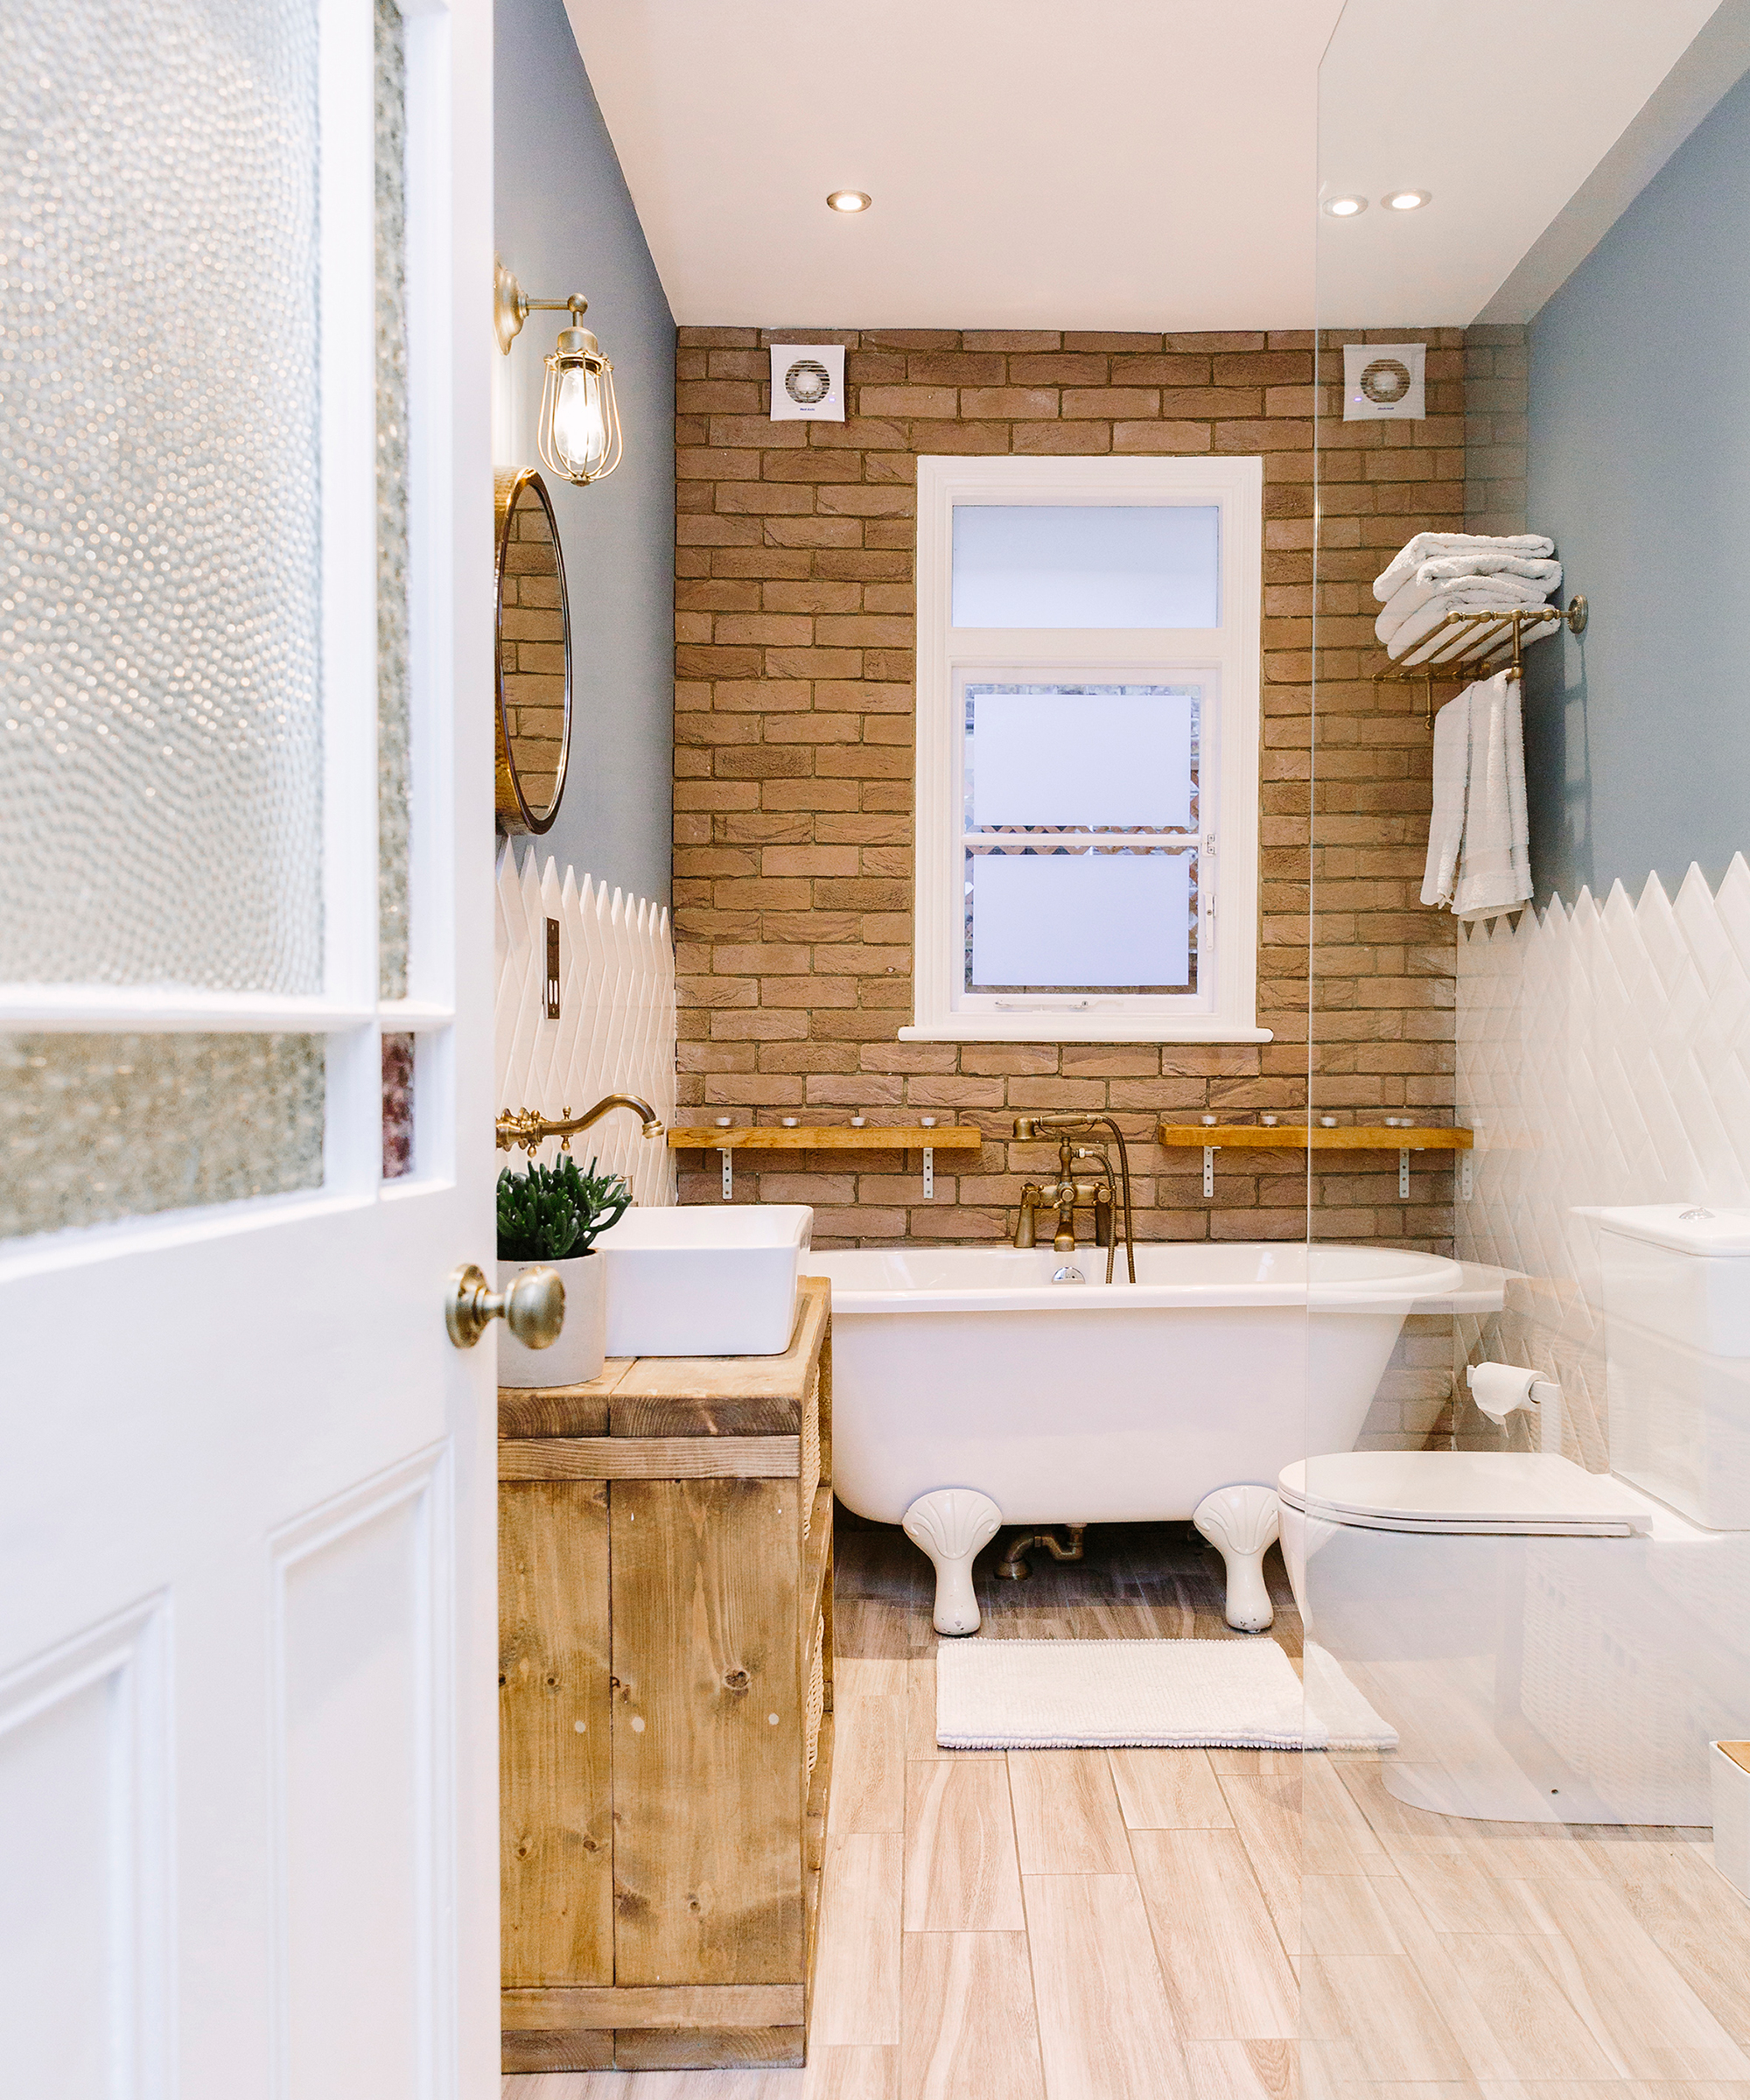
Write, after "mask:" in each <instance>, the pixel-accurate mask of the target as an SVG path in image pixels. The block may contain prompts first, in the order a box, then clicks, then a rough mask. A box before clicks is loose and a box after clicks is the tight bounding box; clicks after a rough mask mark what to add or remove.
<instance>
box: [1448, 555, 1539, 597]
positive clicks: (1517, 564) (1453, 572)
mask: <svg viewBox="0 0 1750 2100" xmlns="http://www.w3.org/2000/svg"><path fill="white" fill-rule="evenodd" d="M1416 576H1417V580H1418V582H1419V583H1424V584H1451V583H1456V582H1457V580H1458V579H1459V577H1461V576H1516V577H1523V579H1524V581H1525V582H1526V583H1528V584H1543V586H1544V590H1545V591H1558V590H1559V589H1560V588H1561V584H1562V564H1561V563H1559V562H1556V561H1540V560H1538V559H1537V556H1534V555H1529V554H1441V555H1437V556H1435V557H1434V559H1433V560H1432V562H1424V563H1423V564H1422V566H1421V567H1420V568H1419V569H1418V570H1417V571H1416Z"/></svg>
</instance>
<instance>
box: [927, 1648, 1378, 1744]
mask: <svg viewBox="0 0 1750 2100" xmlns="http://www.w3.org/2000/svg"><path fill="white" fill-rule="evenodd" d="M1305 1667H1306V1691H1305V1695H1304V1697H1303V1695H1302V1690H1301V1683H1300V1679H1299V1677H1297V1676H1296V1675H1295V1673H1294V1665H1293V1664H1292V1663H1291V1662H1290V1661H1289V1659H1288V1657H1287V1656H1285V1654H1284V1653H1283V1651H1282V1649H1279V1648H1278V1646H1277V1644H1276V1642H1274V1641H1268V1640H1255V1641H988V1640H987V1641H977V1640H974V1641H944V1642H942V1643H941V1644H940V1646H939V1647H938V1648H937V1649H936V1651H935V1740H936V1741H937V1742H938V1744H940V1745H941V1747H942V1748H943V1749H944V1750H1074V1749H1082V1748H1087V1749H1108V1748H1116V1747H1132V1746H1136V1747H1154V1748H1163V1749H1200V1748H1206V1747H1209V1746H1211V1745H1221V1746H1222V1747H1229V1748H1233V1749H1239V1750H1395V1749H1396V1748H1397V1730H1396V1729H1394V1728H1391V1727H1389V1726H1387V1725H1386V1723H1385V1722H1384V1721H1383V1720H1382V1719H1380V1717H1379V1716H1378V1714H1376V1712H1374V1710H1373V1708H1372V1707H1371V1706H1369V1705H1368V1703H1367V1701H1366V1700H1365V1699H1364V1698H1362V1695H1361V1694H1360V1692H1358V1691H1356V1690H1355V1686H1354V1685H1353V1684H1350V1682H1349V1681H1348V1678H1347V1677H1345V1676H1344V1675H1343V1673H1342V1671H1341V1670H1340V1669H1339V1668H1338V1666H1337V1664H1336V1663H1335V1662H1334V1660H1333V1659H1332V1657H1331V1656H1329V1655H1327V1653H1326V1651H1325V1650H1324V1649H1322V1648H1315V1647H1313V1646H1310V1645H1309V1646H1308V1648H1307V1650H1306V1665H1305Z"/></svg>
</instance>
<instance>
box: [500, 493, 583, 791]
mask: <svg viewBox="0 0 1750 2100" xmlns="http://www.w3.org/2000/svg"><path fill="white" fill-rule="evenodd" d="M493 511H494V514H495V516H496V519H497V524H498V561H497V570H498V722H497V730H498V765H497V780H496V784H495V793H494V800H495V803H496V808H497V812H498V828H499V830H500V831H507V832H530V831H532V832H536V833H539V832H542V831H545V830H548V829H549V827H550V825H551V824H552V822H553V819H554V818H555V817H556V816H557V815H558V812H559V798H560V796H561V795H563V794H564V792H565V761H566V760H567V759H568V758H569V756H570V749H571V616H570V609H569V607H568V606H567V605H566V602H565V562H564V556H563V554H562V553H561V551H560V548H559V528H558V523H557V521H556V519H555V517H554V515H553V506H552V503H551V502H550V500H549V498H548V494H547V488H546V484H545V483H544V482H543V481H542V479H541V477H540V475H539V474H537V473H536V472H535V471H534V469H533V468H532V467H506V468H503V469H501V470H500V472H497V473H495V474H494V475H493Z"/></svg>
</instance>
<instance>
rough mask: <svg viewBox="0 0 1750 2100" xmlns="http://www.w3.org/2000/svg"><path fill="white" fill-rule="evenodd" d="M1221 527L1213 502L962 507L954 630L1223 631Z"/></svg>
mask: <svg viewBox="0 0 1750 2100" xmlns="http://www.w3.org/2000/svg"><path fill="white" fill-rule="evenodd" d="M1220 521H1221V513H1220V511H1219V510H1218V509H1217V508H1216V507H1215V506H1214V505H1213V504H1212V505H1209V506H1208V507H1204V506H1202V505H1192V504H1173V505H1163V506H1159V507H1156V506H1152V505H1151V506H1144V505H1136V506H1133V507H1113V508H1110V509H1109V508H1103V507H1098V506H1096V505H1093V504H1034V503H970V504H967V503H962V504H956V506H955V511H954V624H955V626H956V627H1219V626H1220V624H1221V603H1222V591H1221V562H1220V542H1219V526H1220Z"/></svg>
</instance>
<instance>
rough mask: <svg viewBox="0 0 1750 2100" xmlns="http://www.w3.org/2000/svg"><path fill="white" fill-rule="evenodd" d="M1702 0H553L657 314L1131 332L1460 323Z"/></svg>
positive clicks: (1636, 105)
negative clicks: (849, 204)
mask: <svg viewBox="0 0 1750 2100" xmlns="http://www.w3.org/2000/svg"><path fill="white" fill-rule="evenodd" d="M1717 4H1718V0H1531V4H1526V0H1460V4H1455V0H1348V7H1347V9H1345V8H1344V6H1343V4H1342V0H863V4H861V5H850V6H848V5H844V4H842V0H839V4H834V0H819V4H816V5H814V6H810V5H808V4H806V0H566V6H567V10H568V11H569V13H570V18H571V23H572V26H573V28H574V30H575V31H576V34H577V44H578V48H579V49H580V50H581V52H583V56H584V64H585V65H586V66H587V67H588V70H589V74H590V78H591V82H592V83H593V85H594V88H595V91H596V94H597V96H598V100H599V102H600V103H601V107H602V111H603V114H604V116H606V120H607V124H608V129H609V130H610V132H611V133H612V134H613V141H614V144H615V146H616V148H617V149H618V151H619V153H620V163H621V165H622V166H623V168H624V169H625V172H626V177H627V182H628V183H629V185H630V186H631V190H632V195H633V199H634V203H635V204H636V206H637V208H638V214H639V217H640V219H641V221H642V222H643V226H644V229H645V233H646V235H647V237H648V241H649V243H650V248H651V252H652V254H653V255H654V256H655V262H656V267H657V269H658V270H659V271H660V272H661V274H662V283H663V286H664V288H665V290H667V292H668V295H669V304H670V305H671V306H672V308H673V310H674V313H675V317H676V320H678V321H682V322H696V323H711V322H719V323H723V324H726V325H770V326H791V325H814V326H817V327H819V326H828V325H837V326H842V327H872V326H887V327H952V328H974V327H985V328H990V327H1035V328H1076V329H1130V328H1140V329H1149V330H1160V329H1210V328H1215V329H1219V328H1229V329H1235V328H1259V327H1265V326H1273V327H1278V328H1282V327H1297V326H1299V327H1304V326H1306V325H1311V323H1312V322H1313V319H1314V318H1315V315H1316V317H1317V318H1321V319H1323V320H1324V321H1325V322H1326V323H1327V324H1329V325H1335V324H1343V325H1370V324H1371V325H1383V324H1389V323H1397V322H1412V321H1413V322H1421V323H1425V324H1429V325H1434V324H1441V323H1446V324H1459V323H1463V322H1467V321H1469V320H1470V319H1472V318H1474V316H1475V314H1476V313H1477V311H1479V310H1480V309H1481V307H1482V306H1483V305H1484V304H1486V303H1487V301H1488V297H1489V296H1490V294H1491V293H1492V292H1494V290H1495V288H1496V287H1497V286H1498V285H1499V284H1500V283H1502V280H1503V279H1504V278H1505V277H1506V276H1508V275H1509V272H1510V271H1511V270H1512V269H1513V268H1514V266H1515V265H1516V263H1517V262H1519V260H1520V258H1521V257H1522V256H1523V255H1524V253H1525V251H1526V249H1527V248H1529V247H1530V245H1531V243H1532V242H1534V241H1535V240H1536V239H1537V236H1538V235H1540V234H1541V233H1542V232H1543V230H1544V228H1545V227H1546V226H1547V225H1548V224H1549V223H1550V222H1551V220H1552V219H1554V218H1555V216H1556V215H1557V214H1558V212H1560V211H1561V210H1562V208H1563V207H1564V206H1565V205H1566V204H1567V203H1568V201H1569V200H1570V199H1571V198H1572V195H1573V193H1574V192H1575V191H1576V190H1577V189H1578V188H1579V186H1580V185H1581V183H1582V182H1584V181H1585V180H1586V178H1587V176H1588V175H1590V174H1591V172H1592V171H1593V168H1594V167H1595V166H1596V165H1597V164H1598V162H1599V161H1600V158H1602V157H1603V155H1604V154H1605V153H1606V152H1607V151H1608V150H1609V148H1610V147H1611V146H1612V145H1613V144H1614V143H1615V142H1616V140H1617V139H1618V137H1619V136H1620V135H1621V132H1622V131H1623V129H1624V127H1625V126H1626V125H1627V124H1628V123H1629V122H1630V120H1631V119H1632V118H1633V117H1634V116H1635V115H1636V113H1637V112H1638V111H1639V110H1640V109H1641V108H1642V104H1643V103H1644V102H1646V101H1647V98H1648V97H1649V95H1651V94H1652V92H1653V90H1654V89H1655V88H1656V87H1657V86H1658V84H1659V82H1660V81H1662V80H1663V78H1664V76H1665V75H1666V73H1668V72H1669V71H1670V68H1671V66H1672V65H1673V64H1674V62H1675V61H1676V60H1677V58H1678V57H1679V56H1680V55H1681V53H1682V52H1684V49H1685V47H1686V46H1687V45H1688V44H1689V43H1690V42H1691V39H1692V38H1693V37H1694V36H1695V34H1696V32H1697V31H1698V29H1699V28H1700V27H1701V25H1702V24H1703V23H1704V22H1705V20H1706V19H1707V18H1708V17H1709V16H1710V15H1711V14H1712V13H1713V11H1714V9H1715V7H1716V5H1717ZM1340 18H1341V21H1340ZM1334 30H1335V31H1336V33H1335V35H1334V36H1333V31H1334ZM1327 42H1328V43H1329V44H1330V45H1331V51H1330V56H1329V59H1328V60H1327V65H1326V66H1325V69H1324V81H1323V88H1322V91H1321V88H1320V58H1321V55H1322V54H1324V52H1325V50H1326V46H1327ZM1321 180H1322V183H1323V186H1324V187H1325V189H1326V190H1327V193H1328V192H1329V191H1332V190H1341V189H1345V188H1355V189H1356V190H1359V191H1361V192H1362V193H1365V194H1367V195H1369V197H1371V198H1373V199H1374V200H1377V199H1378V197H1379V196H1380V195H1381V194H1382V193H1383V192H1384V191H1385V189H1386V188H1387V187H1389V186H1390V187H1402V186H1411V187H1416V188H1421V189H1427V190H1431V191H1432V192H1433V193H1434V202H1433V203H1432V205H1431V206H1430V207H1428V208H1427V209H1426V210H1425V211H1423V212H1419V213H1415V214H1388V213H1386V212H1384V211H1383V210H1382V209H1381V208H1380V207H1379V205H1378V203H1377V201H1375V202H1374V204H1373V206H1372V208H1371V209H1370V210H1369V212H1368V213H1366V214H1364V215H1363V216H1362V217H1361V218H1360V219H1357V220H1355V221H1348V222H1347V223H1345V224H1342V225H1341V226H1339V225H1336V224H1334V223H1333V222H1332V221H1327V220H1324V221H1321V220H1320V217H1319V215H1318V214H1317V212H1316V210H1315V208H1314V199H1315V197H1316V195H1317V194H1318V192H1319V189H1320V183H1321ZM834 189H858V190H866V191H867V192H868V193H870V195H871V196H872V198H873V199H874V207H873V208H872V210H871V211H869V212H867V213H865V214H861V215H860V216H858V217H855V218H846V217H841V216H839V215H837V214H834V213H830V212H829V211H828V210H827V209H826V206H825V201H824V200H825V198H826V194H827V193H828V191H829V190H834ZM1315 228H1316V229H1317V232H1316V237H1315ZM1338 235H1344V236H1354V237H1353V238H1351V239H1348V241H1347V242H1342V241H1339V240H1338V239H1337V238H1336V236H1338ZM1315 253H1316V254H1317V255H1318V263H1317V271H1318V274H1319V276H1320V283H1319V284H1318V286H1317V289H1316V290H1315Z"/></svg>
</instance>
